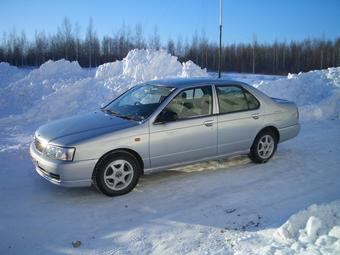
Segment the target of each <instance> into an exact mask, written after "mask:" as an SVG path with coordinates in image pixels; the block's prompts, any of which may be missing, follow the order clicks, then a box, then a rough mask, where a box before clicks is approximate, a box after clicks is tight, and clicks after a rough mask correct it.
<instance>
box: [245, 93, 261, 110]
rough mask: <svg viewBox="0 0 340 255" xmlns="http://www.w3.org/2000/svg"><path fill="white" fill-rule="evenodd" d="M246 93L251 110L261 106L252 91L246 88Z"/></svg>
mask: <svg viewBox="0 0 340 255" xmlns="http://www.w3.org/2000/svg"><path fill="white" fill-rule="evenodd" d="M244 94H245V95H246V98H247V101H248V105H249V110H255V109H257V108H259V107H260V103H259V101H258V100H257V99H256V98H255V97H254V96H253V95H252V94H250V92H248V91H247V90H244Z"/></svg>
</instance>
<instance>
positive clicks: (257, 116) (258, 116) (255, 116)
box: [251, 113, 260, 120]
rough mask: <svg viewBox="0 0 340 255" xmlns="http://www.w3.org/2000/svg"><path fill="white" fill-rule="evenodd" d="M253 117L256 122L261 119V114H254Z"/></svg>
mask: <svg viewBox="0 0 340 255" xmlns="http://www.w3.org/2000/svg"><path fill="white" fill-rule="evenodd" d="M251 117H252V118H253V119H255V120H257V119H259V118H260V114H259V113H254V114H252V115H251Z"/></svg>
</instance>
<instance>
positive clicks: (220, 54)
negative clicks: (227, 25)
mask: <svg viewBox="0 0 340 255" xmlns="http://www.w3.org/2000/svg"><path fill="white" fill-rule="evenodd" d="M221 65H222V0H220V48H219V51H218V78H221Z"/></svg>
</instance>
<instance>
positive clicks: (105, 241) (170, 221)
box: [0, 121, 340, 254]
mask: <svg viewBox="0 0 340 255" xmlns="http://www.w3.org/2000/svg"><path fill="white" fill-rule="evenodd" d="M339 126H340V122H339V121H323V122H320V123H316V122H315V123H313V122H308V123H303V125H302V131H301V134H300V135H299V136H298V137H297V138H296V139H293V140H291V141H288V142H286V143H283V144H281V145H280V146H279V148H278V151H277V154H276V155H275V157H274V158H273V159H272V160H271V161H270V162H268V163H267V164H262V165H256V164H253V163H251V162H250V161H249V160H248V158H247V157H238V158H234V159H229V160H225V161H219V162H218V161H211V162H209V163H206V164H199V165H191V166H188V167H184V168H178V169H175V170H171V171H165V172H158V173H152V174H149V175H146V176H144V177H143V178H142V180H141V182H140V184H139V185H138V187H137V188H136V189H135V190H134V191H133V192H131V193H130V194H127V195H125V196H121V197H115V198H108V197H105V196H102V195H101V194H100V193H99V192H97V191H96V190H94V189H93V188H85V189H65V188H61V187H56V186H54V185H51V184H50V183H47V182H45V181H44V180H43V179H41V178H40V177H39V176H38V175H37V174H33V172H34V169H33V166H32V164H31V162H30V159H29V156H28V153H27V148H26V147H22V148H19V149H13V150H8V151H4V152H2V153H0V162H1V166H2V167H1V176H2V178H0V198H1V201H2V209H1V210H0V219H1V221H0V236H1V241H0V253H1V254H21V253H25V252H28V251H30V252H34V254H71V253H78V254H93V253H105V254H126V253H130V254H149V253H167V254H174V253H181V254H187V253H192V254H197V253H205V252H208V253H214V254H218V253H222V254H228V253H230V254H233V253H234V252H242V251H243V249H245V248H246V247H244V246H245V244H244V241H243V242H242V240H244V239H250V240H252V239H253V238H256V237H255V236H256V235H257V232H261V231H262V232H263V231H264V232H266V231H269V232H270V230H271V229H274V228H277V227H279V226H280V225H282V224H283V223H284V222H285V221H286V220H287V219H288V218H289V216H291V215H292V214H294V213H296V212H298V211H299V210H301V209H303V208H306V207H308V206H309V205H311V204H314V203H325V202H330V201H333V200H336V199H340V188H339V180H340V168H339V165H340V164H339V163H340V159H339V155H340V148H339V146H338V144H340V129H339ZM265 236H267V237H268V238H269V237H270V236H271V233H267V234H265ZM77 240H79V241H81V246H80V247H79V248H73V246H72V241H77ZM263 240H265V237H263V238H262V239H261V242H264V243H265V241H263ZM247 244H248V242H247ZM260 246H261V245H260ZM260 246H259V247H260ZM257 248H258V247H257ZM253 251H254V249H253Z"/></svg>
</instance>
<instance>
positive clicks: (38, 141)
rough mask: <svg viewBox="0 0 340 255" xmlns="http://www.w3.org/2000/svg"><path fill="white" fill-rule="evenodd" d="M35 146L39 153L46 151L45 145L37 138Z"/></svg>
mask: <svg viewBox="0 0 340 255" xmlns="http://www.w3.org/2000/svg"><path fill="white" fill-rule="evenodd" d="M34 146H35V148H36V149H37V150H38V151H39V152H42V151H43V150H44V146H43V144H42V143H41V142H40V140H39V139H38V138H36V137H34Z"/></svg>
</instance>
